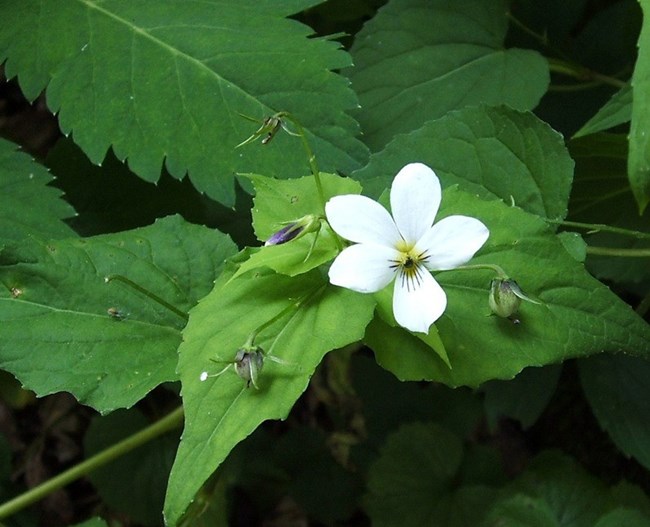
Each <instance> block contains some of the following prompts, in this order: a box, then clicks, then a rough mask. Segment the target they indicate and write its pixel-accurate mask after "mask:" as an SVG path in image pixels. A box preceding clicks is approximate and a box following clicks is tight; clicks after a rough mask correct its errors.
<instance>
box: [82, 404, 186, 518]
mask: <svg viewBox="0 0 650 527" xmlns="http://www.w3.org/2000/svg"><path fill="white" fill-rule="evenodd" d="M148 424H149V422H148V420H147V419H146V418H145V417H144V416H143V415H142V414H140V413H139V412H137V411H135V410H132V411H129V412H127V411H124V410H122V411H119V410H118V411H116V412H113V413H112V414H110V415H107V416H104V417H96V418H95V419H93V421H92V422H91V423H90V427H89V428H88V431H87V432H86V436H85V437H84V451H85V453H86V455H87V456H88V457H89V456H92V455H94V454H97V453H99V452H101V451H102V450H104V449H106V448H109V447H111V446H112V445H114V444H116V443H117V442H119V441H121V440H123V439H126V438H127V437H129V436H130V435H132V434H135V433H136V432H139V431H140V430H142V429H144V428H145V427H146V426H147V425H148ZM178 435H179V433H176V434H173V433H170V434H166V435H164V436H161V437H157V438H156V439H154V440H152V441H150V442H148V443H147V444H146V445H145V446H142V447H140V448H138V449H135V450H132V451H130V452H128V453H127V454H125V455H123V456H121V457H119V458H117V459H115V460H113V461H112V462H111V463H109V464H107V465H105V466H103V467H99V468H98V469H96V470H94V471H93V472H91V473H90V474H89V475H88V477H89V479H90V481H91V482H92V484H93V485H94V486H95V488H96V489H97V490H98V492H99V494H100V496H101V497H102V500H103V501H104V502H105V503H106V504H107V505H108V506H109V507H111V508H112V509H114V510H116V511H118V512H122V513H125V514H127V515H128V516H129V517H130V518H131V519H132V520H135V521H137V522H138V523H141V524H143V525H152V526H157V525H160V524H161V523H162V507H163V503H164V500H165V488H166V487H167V478H168V477H169V471H170V470H171V468H172V463H173V461H174V454H175V452H176V447H177V446H178ZM125 481H128V484H125Z"/></svg>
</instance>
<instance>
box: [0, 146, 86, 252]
mask: <svg viewBox="0 0 650 527" xmlns="http://www.w3.org/2000/svg"><path fill="white" fill-rule="evenodd" d="M18 148H19V147H18V145H15V144H13V143H10V142H9V141H5V140H4V139H0V240H2V241H4V240H22V239H24V238H26V237H27V236H30V235H37V236H41V237H43V238H66V237H71V236H74V235H75V233H74V231H73V230H72V229H71V228H70V227H68V226H67V225H66V224H65V223H64V222H63V221H62V220H63V219H64V218H70V217H71V216H74V214H75V212H74V210H73V208H72V207H71V206H70V205H68V204H67V203H66V202H65V201H63V200H62V199H61V192H60V191H58V190H56V189H54V188H52V187H49V186H47V184H48V183H50V182H51V181H52V180H53V179H54V178H53V177H52V176H51V175H50V174H49V173H48V172H47V170H46V169H45V168H43V166H41V165H39V164H38V163H36V162H35V161H34V160H33V159H32V158H30V157H29V156H28V155H27V154H25V153H23V152H19V151H18Z"/></svg>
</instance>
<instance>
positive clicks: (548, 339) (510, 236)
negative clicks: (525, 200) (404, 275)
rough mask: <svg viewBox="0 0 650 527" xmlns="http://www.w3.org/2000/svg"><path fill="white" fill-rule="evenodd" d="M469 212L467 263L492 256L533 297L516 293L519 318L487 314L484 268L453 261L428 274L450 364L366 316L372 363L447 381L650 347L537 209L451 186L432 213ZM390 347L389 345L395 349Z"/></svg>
mask: <svg viewBox="0 0 650 527" xmlns="http://www.w3.org/2000/svg"><path fill="white" fill-rule="evenodd" d="M459 213H462V214H466V215H469V216H473V217H476V218H478V219H480V220H481V221H482V222H483V223H485V224H486V225H487V226H488V228H489V229H490V238H489V239H488V241H487V242H486V244H485V245H484V246H483V248H482V249H481V250H480V251H479V253H478V254H477V256H476V257H474V259H473V260H472V261H471V262H470V264H498V265H500V266H501V267H502V268H503V269H505V271H506V272H507V273H508V274H509V275H510V276H511V277H512V278H513V279H515V280H517V282H518V283H519V285H520V286H521V287H522V289H523V291H524V293H526V294H528V295H530V296H534V297H535V298H537V299H539V300H540V301H541V304H540V305H535V304H532V303H528V302H524V303H523V305H522V306H521V309H520V312H519V314H518V318H519V319H520V320H521V324H513V323H512V322H511V321H509V320H508V319H503V318H499V317H495V316H489V314H490V311H489V309H488V291H489V282H490V279H491V278H492V277H493V274H492V273H491V272H489V271H483V270H476V269H473V270H455V271H446V272H440V273H438V274H436V280H437V281H438V282H439V283H440V285H441V286H442V287H443V289H444V290H445V292H446V293H447V300H448V303H447V309H446V311H445V313H444V314H443V315H442V317H441V318H440V319H439V320H438V321H437V322H436V328H437V330H438V333H439V335H440V338H441V339H442V341H443V343H444V345H445V349H446V351H447V355H448V357H449V362H450V364H451V368H449V367H448V366H447V365H446V364H445V363H444V362H443V361H442V360H440V359H439V358H438V357H437V355H435V354H434V353H433V352H432V349H431V348H430V347H429V346H426V345H425V344H424V343H422V342H421V341H417V340H415V339H407V338H406V337H404V332H403V331H402V330H401V329H398V328H391V327H390V326H388V325H386V324H382V323H381V322H380V321H378V320H377V319H375V320H374V321H373V323H372V324H371V325H369V327H368V331H367V333H366V337H365V341H366V342H367V343H368V344H369V345H370V347H371V348H372V349H373V351H374V352H375V356H376V357H377V360H378V362H379V363H380V364H381V365H382V366H383V367H385V368H387V369H388V370H390V371H391V372H393V373H394V374H395V375H396V376H397V377H398V378H400V379H404V380H406V379H414V380H415V379H417V380H420V379H429V380H436V381H441V382H444V383H446V384H448V385H450V386H458V385H469V386H477V385H479V384H481V383H482V382H485V381H487V380H492V379H510V378H512V377H513V376H515V375H516V374H518V373H519V372H520V371H521V370H522V369H523V368H525V367H528V366H542V365H546V364H552V363H555V362H561V361H564V360H566V359H568V358H570V357H581V356H587V355H591V354H594V353H598V352H600V351H602V350H603V349H605V350H609V351H627V352H629V353H634V354H636V355H640V356H647V355H648V353H650V327H649V326H648V324H647V323H646V322H644V321H643V320H642V319H641V318H640V317H639V316H638V315H637V314H636V313H634V311H633V310H632V309H631V308H630V307H629V306H628V305H627V304H625V303H624V302H622V301H621V300H620V299H619V298H618V297H617V296H616V295H614V294H613V293H612V292H611V291H610V290H609V289H608V288H607V287H606V286H604V285H603V284H601V283H600V282H598V281H597V280H595V279H594V278H592V277H591V276H590V275H589V274H588V273H587V272H586V271H585V269H584V266H583V265H582V264H581V263H580V262H577V261H576V260H575V259H574V258H573V257H572V256H571V255H569V254H568V253H567V252H566V251H565V250H564V248H563V245H562V243H561V242H560V241H559V240H558V238H557V237H556V236H555V235H554V234H553V232H552V230H551V229H550V228H549V226H547V225H546V224H545V222H543V221H542V220H540V219H539V218H537V217H535V216H532V215H530V214H527V213H526V212H524V211H522V210H520V209H518V208H516V207H508V206H506V205H505V204H503V203H501V202H497V201H491V202H486V201H482V200H479V199H477V198H475V197H474V196H469V195H467V194H465V193H463V192H461V191H458V190H457V189H454V188H451V189H447V190H446V191H445V192H444V193H443V199H442V209H441V214H440V215H439V216H440V217H439V218H438V219H440V218H442V217H444V216H447V215H450V214H459ZM397 350H399V352H398V351H397Z"/></svg>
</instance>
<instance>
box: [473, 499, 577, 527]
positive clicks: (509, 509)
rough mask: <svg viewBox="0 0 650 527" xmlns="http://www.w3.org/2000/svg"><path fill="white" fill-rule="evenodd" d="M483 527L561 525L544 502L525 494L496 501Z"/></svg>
mask: <svg viewBox="0 0 650 527" xmlns="http://www.w3.org/2000/svg"><path fill="white" fill-rule="evenodd" d="M569 525H571V524H569ZM484 526H485V527H560V526H561V524H560V522H559V521H558V520H557V518H556V517H555V514H554V513H553V510H552V509H551V507H550V506H549V505H548V503H545V502H544V500H541V499H538V498H533V497H531V496H527V495H525V494H515V495H514V496H508V497H507V498H506V499H502V500H500V501H498V502H497V503H496V504H495V505H494V507H492V509H491V510H490V513H489V514H488V515H487V517H486V519H485V523H484ZM567 527H568V525H567Z"/></svg>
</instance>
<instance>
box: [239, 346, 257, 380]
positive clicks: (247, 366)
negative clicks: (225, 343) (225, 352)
mask: <svg viewBox="0 0 650 527" xmlns="http://www.w3.org/2000/svg"><path fill="white" fill-rule="evenodd" d="M263 366H264V352H263V351H262V348H260V347H258V346H255V347H252V348H241V349H240V350H239V351H237V355H235V371H236V372H237V375H239V377H240V378H241V379H244V380H245V381H246V387H248V386H250V385H251V383H252V384H253V386H254V387H255V388H257V387H258V386H257V377H258V375H259V374H260V373H261V372H262V367H263Z"/></svg>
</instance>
